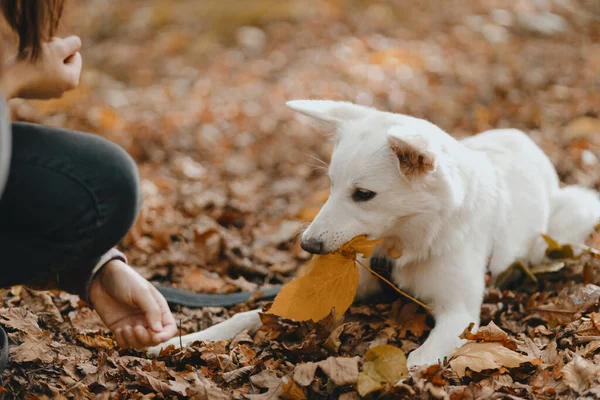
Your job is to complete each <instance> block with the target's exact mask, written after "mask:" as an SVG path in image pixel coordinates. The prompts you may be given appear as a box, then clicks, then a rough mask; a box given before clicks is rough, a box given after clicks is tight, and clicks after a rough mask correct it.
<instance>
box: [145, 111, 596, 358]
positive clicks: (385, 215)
mask: <svg viewBox="0 0 600 400" xmlns="http://www.w3.org/2000/svg"><path fill="white" fill-rule="evenodd" d="M288 105H289V106H290V107H291V108H292V109H294V110H296V111H298V112H300V113H303V114H305V115H308V116H310V117H313V118H316V119H317V120H320V121H323V122H326V123H328V124H330V125H332V126H333V127H334V128H335V149H334V152H333V155H332V159H331V165H330V167H329V176H330V178H331V193H330V196H329V199H328V200H327V202H326V203H325V205H324V206H323V208H322V209H321V211H320V212H319V214H318V215H317V217H316V218H315V220H314V221H313V222H312V223H311V224H310V226H309V227H308V229H307V230H306V232H305V233H304V235H303V237H302V240H303V242H304V243H312V244H313V246H306V248H312V249H319V250H318V252H323V253H327V252H333V251H335V250H337V249H338V248H339V247H340V246H341V245H343V244H344V243H346V242H348V241H349V240H351V239H352V238H354V237H356V236H359V235H363V234H364V235H367V236H368V238H370V239H376V238H377V239H379V238H381V239H383V242H382V243H380V244H379V245H377V247H376V248H375V252H374V254H376V255H382V254H389V253H390V250H394V252H393V253H396V254H400V253H401V254H402V255H401V256H400V257H399V258H398V259H396V260H395V261H394V264H393V268H392V273H391V277H392V280H393V282H394V283H395V284H396V285H398V287H400V288H401V289H403V290H405V291H407V292H409V293H411V294H412V295H414V296H416V297H418V298H419V299H421V300H422V301H424V302H426V303H427V304H429V305H431V306H433V307H434V311H433V316H434V318H435V327H434V328H433V330H432V331H431V333H430V334H429V337H428V338H427V340H426V341H425V343H423V345H422V346H421V347H420V348H418V349H416V350H414V351H413V352H412V353H410V355H409V357H408V364H409V366H413V365H421V364H432V363H436V362H438V361H439V360H442V359H443V358H445V357H448V356H450V355H451V354H452V351H453V350H454V349H455V348H456V347H457V346H460V345H461V340H460V339H459V335H460V333H461V332H462V331H463V330H464V329H465V328H466V327H467V326H468V325H469V323H471V322H474V323H475V324H476V325H477V324H478V323H479V312H480V308H481V303H482V298H483V293H484V289H485V283H484V280H485V274H486V267H488V265H489V270H490V272H491V274H492V278H495V277H496V276H497V275H498V274H499V273H501V272H502V271H504V270H505V269H506V268H507V267H508V266H509V265H510V264H511V263H513V262H514V261H516V260H523V261H527V262H530V263H533V264H535V263H538V262H540V261H541V260H542V258H543V256H544V250H545V245H544V243H543V240H542V239H541V235H540V234H542V233H547V234H548V235H549V236H551V237H553V238H554V239H556V240H557V241H559V242H583V241H584V240H585V239H586V237H587V236H588V235H589V234H590V233H591V232H592V230H593V229H594V225H595V224H596V223H597V222H598V220H599V219H600V201H599V199H598V195H597V193H595V192H593V191H591V190H588V189H585V188H581V187H575V186H567V187H565V188H562V189H561V188H560V187H559V181H558V177H557V174H556V171H555V170H554V167H553V166H552V164H551V162H550V160H549V159H548V157H547V156H546V155H545V154H544V153H543V152H542V151H541V149H540V148H539V147H538V146H536V144H535V143H534V142H533V141H532V140H531V139H530V138H529V137H528V136H527V135H526V134H525V133H523V132H521V131H518V130H515V129H498V130H490V131H486V132H483V133H480V134H478V135H475V136H473V137H470V138H467V139H464V140H462V141H458V140H456V139H454V138H452V137H451V136H450V135H448V134H447V133H446V132H444V131H443V130H441V129H440V128H439V127H437V126H435V125H434V124H432V123H430V122H428V121H425V120H422V119H418V118H413V117H409V116H405V115H399V114H393V113H387V112H381V111H377V110H374V109H371V108H367V107H362V106H358V105H355V104H351V103H346V102H335V101H321V100H298V101H291V102H289V103H288ZM357 189H361V190H363V191H365V190H366V191H369V192H373V193H375V195H374V197H373V198H372V199H370V200H365V199H364V198H363V199H362V201H360V199H359V201H356V198H353V193H354V192H355V191H356V190H357ZM315 243H318V244H319V246H314V244H315ZM488 262H489V264H488ZM360 270H361V281H360V284H359V289H358V293H357V297H358V298H364V297H368V296H373V295H376V294H377V292H378V291H379V290H380V288H381V286H380V282H379V280H378V278H376V277H374V276H371V275H370V274H369V273H368V272H365V271H364V270H363V269H362V268H361V269H360ZM259 326H260V321H259V319H258V311H251V312H249V313H242V314H239V315H237V316H235V317H233V318H232V319H231V320H230V321H226V322H225V323H223V324H219V325H216V326H214V327H212V328H210V330H212V331H210V330H207V331H203V332H199V333H197V334H191V335H187V336H184V337H183V338H182V341H183V343H184V344H187V343H190V342H193V341H197V340H214V339H226V338H231V337H233V336H234V335H235V334H237V333H238V332H240V330H241V329H244V328H254V329H255V328H257V327H259ZM178 343H179V338H175V339H174V340H172V341H170V342H167V343H166V344H163V345H161V346H158V347H156V348H154V349H151V352H153V353H156V352H157V351H158V350H159V349H160V348H161V347H164V346H166V345H167V344H175V345H177V344H178Z"/></svg>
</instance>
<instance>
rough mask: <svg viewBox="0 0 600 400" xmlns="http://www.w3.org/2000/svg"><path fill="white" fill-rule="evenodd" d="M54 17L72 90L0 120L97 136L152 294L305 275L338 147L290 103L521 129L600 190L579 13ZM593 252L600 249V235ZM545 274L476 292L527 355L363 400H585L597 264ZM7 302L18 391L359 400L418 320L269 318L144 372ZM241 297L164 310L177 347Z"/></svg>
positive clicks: (570, 6) (413, 343)
mask: <svg viewBox="0 0 600 400" xmlns="http://www.w3.org/2000/svg"><path fill="white" fill-rule="evenodd" d="M69 4H70V8H69V10H68V13H67V15H66V20H65V24H64V25H65V33H76V34H78V35H80V36H81V37H82V40H83V51H82V54H83V59H84V72H83V75H82V80H81V85H80V87H79V88H78V89H77V90H75V91H73V92H70V93H68V94H67V95H65V96H64V97H63V98H62V99H59V100H54V101H49V102H28V101H15V102H14V103H13V107H12V109H13V115H14V117H15V118H17V119H20V120H25V121H33V122H39V123H45V124H50V125H56V126H62V127H67V128H71V129H77V130H82V131H88V132H93V133H97V134H99V135H102V136H104V137H106V138H108V139H110V140H112V141H114V142H116V143H118V144H120V145H121V146H123V147H124V148H125V149H126V150H127V151H128V152H129V153H130V154H131V155H132V156H133V157H134V158H135V160H136V162H137V163H138V165H139V168H140V174H141V178H142V190H143V196H144V204H143V209H142V212H141V215H140V218H139V219H138V221H137V222H136V224H135V226H134V228H133V229H132V230H131V232H130V233H129V234H128V236H127V237H126V238H125V239H124V240H123V243H122V244H121V248H123V249H124V251H125V252H126V254H127V255H128V257H129V259H130V261H131V264H132V265H133V266H135V267H136V269H137V270H138V271H139V272H140V273H141V274H142V275H144V276H145V277H146V278H148V279H151V280H152V281H155V282H162V283H163V284H167V285H173V286H177V287H180V288H184V289H187V290H191V291H195V292H200V293H230V292H235V291H252V290H256V289H259V288H264V287H267V286H269V285H273V284H280V283H285V282H288V281H289V280H290V279H291V278H292V277H293V276H294V274H295V271H296V270H297V269H298V267H299V266H301V265H303V264H305V263H306V262H307V260H308V259H309V255H308V254H307V253H306V252H304V251H302V250H301V249H300V247H299V241H298V240H297V239H298V233H299V231H300V230H301V229H302V228H303V227H304V226H305V225H306V223H307V222H309V221H310V220H311V219H312V218H313V217H314V216H315V215H316V212H317V211H318V209H319V207H320V206H321V205H322V204H323V202H324V201H325V199H326V197H327V190H328V187H329V183H328V179H327V176H326V174H324V173H323V171H322V168H321V165H320V161H318V160H325V161H327V160H328V159H329V157H330V154H331V150H332V145H331V143H329V142H328V141H327V140H326V138H325V133H324V132H322V131H320V130H318V129H315V127H314V126H311V125H310V124H307V123H306V121H305V120H304V119H302V118H297V117H296V116H295V115H294V114H293V113H292V112H291V111H290V110H289V109H287V108H286V107H285V102H286V101H287V100H291V99H301V98H319V99H339V100H349V101H353V102H357V103H360V104H365V105H371V106H374V107H377V108H379V109H382V110H388V111H393V112H401V113H405V114H410V115H414V116H417V117H421V118H426V119H428V120H430V121H432V122H434V123H435V124H437V125H439V126H440V127H442V128H443V129H444V130H446V131H447V132H449V133H451V134H453V135H455V136H456V137H464V136H468V135H473V134H476V133H477V132H480V131H482V130H485V129H489V128H497V127H514V128H519V129H522V130H524V131H525V132H527V133H528V134H529V135H530V136H531V137H532V138H533V139H534V140H535V141H536V143H538V144H539V145H540V146H541V147H542V148H543V149H544V151H545V152H546V153H547V154H548V155H549V156H550V158H551V160H552V162H553V163H554V165H555V166H556V168H557V171H558V173H559V176H560V178H561V180H562V182H564V183H567V184H580V185H583V186H588V187H594V188H596V189H600V174H599V171H600V161H599V157H600V120H599V119H598V113H599V111H600V80H599V79H600V78H599V77H600V44H599V43H600V5H599V4H600V3H598V2H595V1H593V0H592V1H587V0H579V1H576V0H565V1H555V2H552V1H549V0H548V1H525V0H519V1H512V0H504V1H503V0H480V1H475V0H453V1H451V2H439V1H435V0H427V1H419V0H409V1H392V0H390V1H361V0H328V1H323V0H288V1H279V0H246V1H244V2H243V6H241V4H242V2H239V1H235V0H219V1H217V0H203V1H193V0H181V1H177V2H173V1H167V0H145V1H142V0H130V1H123V2H107V1H104V0H89V1H82V0H79V1H76V0H73V1H70V2H69ZM240 7H241V8H240ZM588 244H591V245H592V246H595V247H598V246H600V235H598V234H594V235H592V237H590V241H589V243H588ZM557 261H559V262H560V264H555V267H556V268H555V271H554V272H547V271H546V272H543V273H540V274H539V275H538V276H537V282H536V283H534V282H532V281H530V280H528V279H527V278H526V277H524V275H523V274H521V275H518V274H517V275H515V279H514V281H513V282H512V283H511V284H510V286H509V287H508V288H506V289H503V290H499V289H489V290H488V292H487V294H486V296H485V301H484V305H483V307H482V321H481V323H482V325H487V324H489V323H491V322H493V323H495V324H496V325H497V326H498V327H499V328H500V329H501V330H503V331H504V332H506V334H507V335H508V339H507V340H506V341H505V342H506V343H509V342H510V345H509V347H511V348H512V349H513V350H515V349H516V351H517V352H519V353H522V354H525V355H527V356H530V357H532V358H534V359H535V360H536V361H535V362H529V363H524V364H522V365H520V366H519V367H516V368H506V367H504V366H502V365H499V366H498V368H490V369H485V370H483V371H480V372H475V371H468V370H467V371H466V372H465V373H464V374H462V373H461V374H459V373H457V371H456V370H454V369H453V368H452V367H451V366H450V365H445V366H439V367H435V368H430V369H428V370H423V371H420V373H419V374H417V375H415V376H413V377H411V378H409V379H406V380H404V381H403V382H401V383H398V384H387V385H383V387H382V388H381V389H380V390H378V391H375V392H373V393H372V394H370V396H371V397H373V398H376V397H377V396H382V397H385V398H451V399H476V398H481V399H483V398H511V399H516V398H548V399H550V398H556V397H561V398H582V397H589V398H594V397H600V381H599V380H598V374H599V373H600V351H599V349H600V314H598V313H597V312H598V311H599V310H598V299H600V273H599V272H598V267H599V266H600V263H599V262H598V260H597V259H594V258H593V257H591V256H590V255H584V256H582V257H577V258H575V257H571V258H566V259H560V260H557ZM2 298H3V308H1V309H0V319H1V323H3V324H4V326H5V327H6V329H7V331H8V332H9V336H10V342H11V363H10V364H9V368H8V370H7V371H5V372H4V373H3V375H2V379H3V382H4V384H3V387H4V388H5V389H6V390H7V391H8V392H10V393H12V394H14V395H15V396H16V397H17V398H23V399H25V398H27V399H37V398H55V399H63V398H77V399H82V398H105V399H108V398H115V399H116V398H119V399H141V398H144V399H150V398H183V397H188V398H195V399H211V400H212V399H227V398H236V399H243V398H249V399H271V398H277V396H282V397H284V398H288V399H302V398H309V399H315V398H343V399H354V398H358V393H357V389H356V383H357V379H358V371H360V370H362V368H363V367H362V366H363V363H364V361H365V360H364V355H365V352H366V351H367V350H368V349H369V348H370V347H372V346H374V345H376V344H386V343H387V344H390V345H393V346H396V347H398V348H401V349H403V350H404V351H405V352H409V351H410V350H412V349H414V348H416V347H418V346H419V345H420V344H421V343H422V342H423V341H424V339H425V338H426V337H427V334H428V332H429V331H430V329H431V327H432V326H433V321H432V319H431V318H430V317H429V316H428V315H427V314H426V313H425V311H424V310H423V309H420V308H419V307H418V306H417V305H415V304H413V303H410V302H407V301H405V300H403V299H401V298H397V297H394V296H392V295H390V296H387V297H386V298H385V299H380V300H379V302H368V303H364V304H357V305H354V306H352V307H351V308H350V310H349V311H348V312H347V313H346V314H345V315H343V316H342V317H340V319H338V320H334V319H333V318H327V319H326V320H324V321H321V322H320V323H317V324H313V323H291V322H289V321H282V320H277V319H275V318H272V317H269V318H266V317H265V327H264V328H263V329H261V330H260V331H259V332H258V333H256V334H254V335H248V334H246V333H244V334H241V335H239V336H238V337H237V338H235V339H234V340H233V341H227V342H217V343H205V344H201V343H198V344H196V345H194V346H193V347H191V348H188V349H184V350H180V351H173V352H169V353H168V354H165V355H163V356H161V357H160V358H159V359H158V360H151V359H149V358H148V357H146V355H145V354H144V352H139V351H133V350H120V349H118V348H116V346H115V343H114V341H113V340H112V338H111V335H110V334H109V333H108V332H107V330H106V328H105V327H104V326H103V325H102V323H101V322H100V321H99V320H98V318H97V316H96V314H95V313H94V312H92V311H90V309H89V308H87V307H86V305H85V304H84V303H82V302H80V301H79V300H78V298H77V297H75V296H71V295H68V294H66V293H58V292H56V293H54V292H52V293H50V292H32V291H29V290H26V289H24V288H21V287H16V288H11V289H6V290H4V291H3V292H2ZM256 305H257V304H245V305H240V306H237V307H233V308H228V309H226V308H219V307H212V308H204V309H188V308H177V309H175V310H174V311H175V316H176V319H177V321H178V322H179V324H180V330H181V333H182V334H185V333H189V332H194V331H197V330H199V329H202V328H205V327H208V326H210V325H212V324H215V323H217V322H220V321H223V320H225V319H227V318H229V317H230V316H231V315H232V314H234V313H235V312H239V311H244V310H248V309H251V308H252V307H255V306H256ZM259 305H263V306H265V305H267V303H266V302H263V303H260V304H259ZM511 351H512V350H511ZM310 362H315V363H318V365H315V364H308V363H310ZM307 365H308V367H307ZM300 366H301V367H300ZM313 366H314V368H313ZM294 371H296V372H294ZM298 371H302V372H303V374H300V373H299V372H298Z"/></svg>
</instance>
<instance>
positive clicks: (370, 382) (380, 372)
mask: <svg viewBox="0 0 600 400" xmlns="http://www.w3.org/2000/svg"><path fill="white" fill-rule="evenodd" d="M407 376H408V368H407V366H406V355H405V354H404V352H403V351H402V350H401V349H399V348H397V347H394V346H390V345H388V344H382V345H379V346H375V347H372V348H370V349H369V351H367V353H366V354H365V363H364V364H363V370H362V371H361V372H360V374H359V376H358V386H357V388H358V393H359V394H360V395H361V396H366V395H368V394H369V393H373V392H375V391H378V390H380V389H382V388H383V387H384V386H385V385H386V384H389V383H396V382H397V381H398V380H400V379H402V378H405V377H407Z"/></svg>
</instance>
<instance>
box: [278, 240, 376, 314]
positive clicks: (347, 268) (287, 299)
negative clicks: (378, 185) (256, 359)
mask: <svg viewBox="0 0 600 400" xmlns="http://www.w3.org/2000/svg"><path fill="white" fill-rule="evenodd" d="M378 242H379V241H376V240H367V238H366V237H365V236H358V237H356V238H354V239H352V240H351V241H350V242H348V243H346V244H345V245H343V246H342V247H341V248H340V249H339V250H338V251H337V252H335V253H333V254H326V255H318V256H314V257H313V258H312V260H311V261H310V263H309V264H308V265H307V268H306V273H305V274H303V276H301V277H298V278H296V279H294V280H293V281H292V282H290V283H289V284H287V285H285V286H284V287H283V288H282V290H281V292H280V293H279V294H278V295H277V297H275V301H274V302H273V306H272V307H271V308H270V309H269V311H268V313H269V314H275V315H278V316H280V317H283V318H287V319H293V320H296V321H308V320H313V321H315V322H316V321H319V320H321V319H323V318H325V317H327V316H328V315H329V314H330V313H331V310H332V309H335V312H336V314H337V315H342V314H343V313H345V312H346V310H347V309H348V308H349V307H350V305H351V304H352V301H353V300H354V294H355V293H356V289H357V287H358V277H359V275H358V267H357V266H356V264H355V261H356V256H357V254H358V253H360V254H362V255H363V256H364V257H369V256H370V255H371V253H372V251H373V247H374V246H375V244H377V243H378Z"/></svg>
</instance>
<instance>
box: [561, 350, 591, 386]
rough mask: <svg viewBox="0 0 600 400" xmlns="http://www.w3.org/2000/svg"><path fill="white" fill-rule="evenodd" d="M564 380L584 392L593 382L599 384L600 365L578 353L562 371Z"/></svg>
mask: <svg viewBox="0 0 600 400" xmlns="http://www.w3.org/2000/svg"><path fill="white" fill-rule="evenodd" d="M560 372H561V374H562V377H563V380H564V382H565V383H566V384H567V385H568V386H569V387H570V388H571V389H573V390H574V391H575V392H577V393H580V394H581V393H583V392H585V391H586V390H587V389H589V387H590V386H591V385H592V384H596V385H597V384H598V380H597V377H596V375H597V374H598V372H600V367H599V366H598V365H596V364H594V363H593V362H591V361H589V360H586V359H585V358H583V357H581V356H580V355H578V354H574V355H573V359H572V360H571V361H570V362H569V363H568V364H567V365H565V366H564V367H563V369H562V370H561V371H560Z"/></svg>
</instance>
